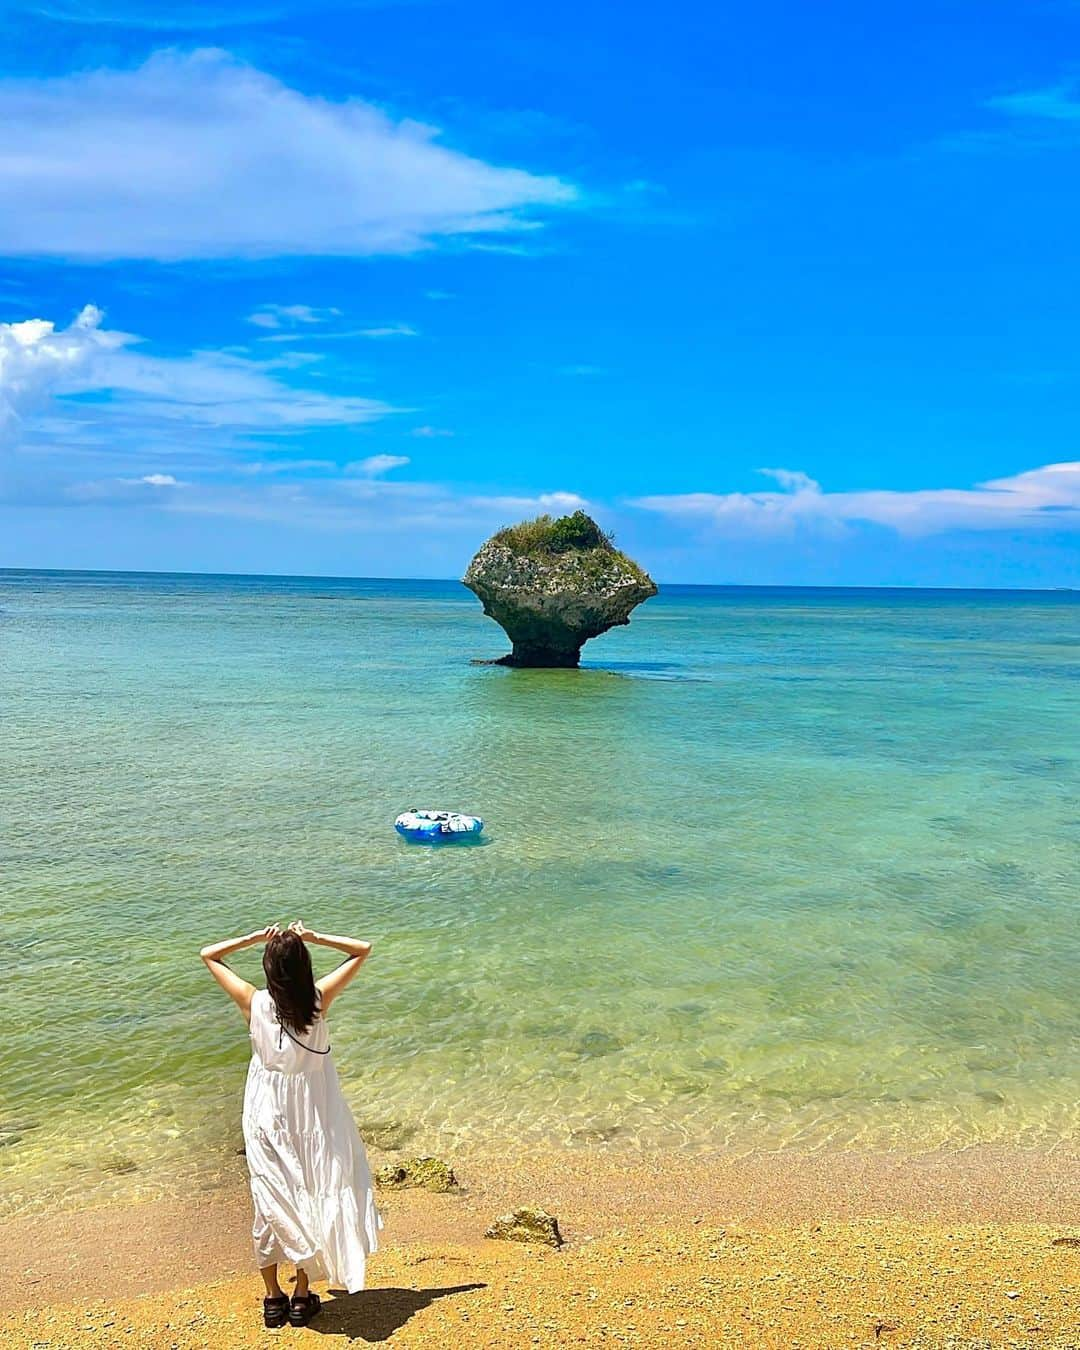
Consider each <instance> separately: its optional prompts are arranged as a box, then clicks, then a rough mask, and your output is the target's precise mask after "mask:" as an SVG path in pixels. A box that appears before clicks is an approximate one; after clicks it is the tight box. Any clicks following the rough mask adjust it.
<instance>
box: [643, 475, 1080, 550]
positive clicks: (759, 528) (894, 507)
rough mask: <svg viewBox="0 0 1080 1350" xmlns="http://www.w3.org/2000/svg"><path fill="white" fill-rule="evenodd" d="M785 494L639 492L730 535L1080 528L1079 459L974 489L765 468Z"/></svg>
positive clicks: (653, 503) (667, 510)
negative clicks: (829, 488)
mask: <svg viewBox="0 0 1080 1350" xmlns="http://www.w3.org/2000/svg"><path fill="white" fill-rule="evenodd" d="M762 472H763V473H766V474H768V475H769V476H770V477H772V478H775V479H776V480H777V482H778V483H780V485H781V487H782V488H784V489H786V491H781V492H724V493H712V492H690V493H682V494H675V495H671V496H651V497H639V498H637V499H636V500H635V501H633V502H632V503H631V505H633V506H638V507H641V508H643V509H644V510H646V511H657V512H660V513H661V514H662V515H665V516H670V517H672V518H674V519H676V520H681V521H686V522H688V523H698V524H702V525H707V526H711V527H714V528H716V529H717V530H720V531H722V532H729V533H744V532H745V533H755V534H760V533H769V532H774V531H787V530H792V529H796V528H800V527H805V526H810V527H817V528H822V527H826V528H827V527H833V528H836V527H843V526H846V525H854V524H871V525H881V526H885V527H886V528H888V529H892V530H895V531H896V532H897V533H899V534H905V535H924V534H937V533H941V532H943V531H945V530H998V529H1035V528H1037V529H1046V528H1057V529H1075V528H1077V527H1080V461H1070V462H1066V463H1063V464H1047V465H1044V466H1043V467H1042V468H1038V469H1029V470H1027V471H1026V472H1024V473H1018V474H1015V475H1014V476H1012V477H1010V478H995V479H992V480H991V481H989V482H986V483H979V484H978V485H977V486H975V487H973V488H924V489H920V490H916V491H912V492H892V491H888V490H886V489H880V490H874V491H864V492H826V491H824V490H823V489H822V487H821V485H820V484H819V483H816V482H814V480H813V479H812V478H809V477H807V475H806V474H804V473H800V472H798V471H796V470H791V469H764V470H762Z"/></svg>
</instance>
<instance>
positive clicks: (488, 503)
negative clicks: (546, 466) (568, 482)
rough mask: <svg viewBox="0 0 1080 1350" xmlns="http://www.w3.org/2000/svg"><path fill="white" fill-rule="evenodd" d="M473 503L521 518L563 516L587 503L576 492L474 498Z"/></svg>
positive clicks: (584, 506) (580, 508)
mask: <svg viewBox="0 0 1080 1350" xmlns="http://www.w3.org/2000/svg"><path fill="white" fill-rule="evenodd" d="M471 500H472V501H474V502H483V504H484V506H485V507H487V508H490V509H491V510H493V511H501V512H503V513H504V514H507V515H513V516H517V517H519V518H523V517H525V516H530V515H531V516H535V515H538V514H539V513H541V512H543V513H545V514H552V513H554V514H556V515H563V514H565V513H566V512H568V511H579V510H583V509H584V508H586V507H588V505H589V503H588V501H587V500H586V499H585V498H584V497H579V496H578V495H577V493H576V492H541V493H540V494H539V496H537V497H474V498H472V499H471Z"/></svg>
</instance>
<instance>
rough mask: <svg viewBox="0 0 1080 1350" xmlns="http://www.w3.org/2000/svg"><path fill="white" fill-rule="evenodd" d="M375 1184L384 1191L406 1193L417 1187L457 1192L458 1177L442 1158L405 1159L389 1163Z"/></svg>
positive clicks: (380, 1170) (380, 1171) (379, 1172)
mask: <svg viewBox="0 0 1080 1350" xmlns="http://www.w3.org/2000/svg"><path fill="white" fill-rule="evenodd" d="M375 1184H376V1185H377V1186H379V1187H380V1188H381V1189H382V1190H384V1191H404V1190H407V1189H408V1188H409V1187H412V1186H417V1187H419V1188H420V1189H421V1190H424V1191H436V1192H443V1191H456V1190H457V1188H458V1183H457V1177H455V1176H454V1169H453V1168H452V1167H451V1166H450V1165H449V1163H444V1162H443V1160H442V1159H441V1158H404V1159H402V1161H401V1162H396V1163H388V1164H387V1165H386V1166H385V1167H380V1168H379V1170H378V1171H377V1172H376V1173H375Z"/></svg>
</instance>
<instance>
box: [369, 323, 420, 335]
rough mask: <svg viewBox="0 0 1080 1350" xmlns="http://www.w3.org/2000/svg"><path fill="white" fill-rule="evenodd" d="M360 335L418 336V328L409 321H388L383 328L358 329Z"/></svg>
mask: <svg viewBox="0 0 1080 1350" xmlns="http://www.w3.org/2000/svg"><path fill="white" fill-rule="evenodd" d="M357 336H358V337H366V338H388V337H417V336H419V335H418V333H417V331H416V329H415V328H413V327H411V326H410V325H409V324H407V323H388V324H384V325H383V326H382V327H381V328H361V329H358V330H357Z"/></svg>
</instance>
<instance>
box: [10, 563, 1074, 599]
mask: <svg viewBox="0 0 1080 1350" xmlns="http://www.w3.org/2000/svg"><path fill="white" fill-rule="evenodd" d="M42 574H44V575H48V576H97V577H213V578H227V579H231V580H236V581H411V582H443V583H447V582H454V583H456V584H457V585H459V586H464V582H462V580H461V578H460V577H405V576H394V577H384V576H355V575H347V574H344V573H336V572H216V571H170V570H162V569H157V568H122V567H0V577H3V576H5V575H11V576H19V575H21V576H33V575H42ZM656 585H657V588H658V590H662V589H663V588H664V587H669V588H670V587H673V586H677V587H685V588H687V589H690V590H730V591H753V590H762V591H780V590H783V591H985V592H987V593H988V594H1002V593H1006V594H1011V593H1017V594H1037V595H1048V594H1054V593H1059V592H1066V593H1068V592H1076V591H1078V590H1080V587H1077V586H944V585H937V586H929V585H914V584H909V583H903V582H896V583H893V584H891V585H855V584H852V583H847V582H844V583H837V582H833V583H828V582H816V583H812V584H806V583H801V582H789V581H772V582H759V581H658V582H657V583H656ZM465 589H466V590H467V589H468V587H465Z"/></svg>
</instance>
